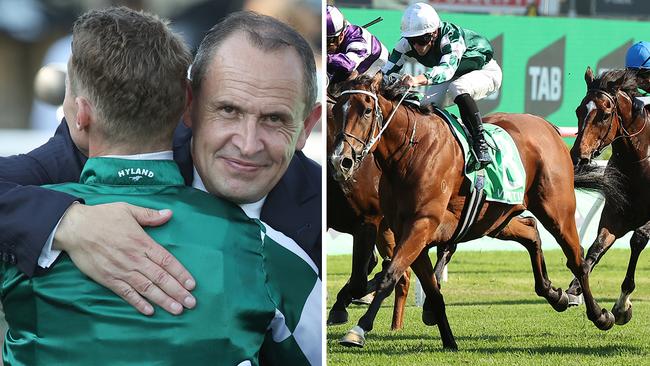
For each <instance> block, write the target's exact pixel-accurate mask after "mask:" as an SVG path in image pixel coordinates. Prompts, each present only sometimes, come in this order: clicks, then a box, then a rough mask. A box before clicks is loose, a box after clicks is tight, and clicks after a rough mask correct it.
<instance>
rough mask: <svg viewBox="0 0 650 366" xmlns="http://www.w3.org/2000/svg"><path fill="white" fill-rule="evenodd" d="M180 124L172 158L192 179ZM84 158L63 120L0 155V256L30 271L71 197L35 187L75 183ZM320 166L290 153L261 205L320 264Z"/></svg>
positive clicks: (265, 214) (188, 134) (188, 181)
mask: <svg viewBox="0 0 650 366" xmlns="http://www.w3.org/2000/svg"><path fill="white" fill-rule="evenodd" d="M191 136H192V132H191V130H190V129H189V128H187V127H185V126H184V125H183V124H182V123H181V124H179V126H178V127H177V128H176V131H175V133H174V148H173V149H174V160H175V161H176V163H177V164H178V166H179V167H180V170H181V173H182V174H183V177H184V178H185V183H186V184H188V185H190V184H192V177H193V174H192V158H191V155H190V143H189V142H190V138H191ZM85 162H86V157H85V156H84V155H83V154H82V153H81V152H80V151H79V150H78V149H77V148H76V146H75V145H74V143H73V142H72V139H71V137H70V132H69V131H68V126H67V124H66V122H65V120H63V122H61V125H59V127H58V128H57V130H56V133H55V134H54V136H53V137H52V138H51V139H50V140H49V141H48V142H47V143H45V144H44V145H43V146H41V147H39V148H37V149H35V150H33V151H31V152H29V153H27V154H21V155H14V156H10V157H2V158H0V260H2V261H5V262H9V263H15V264H16V265H17V266H18V268H19V269H20V270H21V271H23V272H24V273H25V274H26V275H28V276H31V275H32V274H33V273H34V270H35V268H36V262H37V260H38V257H39V255H40V253H41V250H42V247H43V245H44V244H45V242H46V241H47V238H48V236H49V235H50V233H51V232H52V230H53V229H54V226H55V225H56V224H57V222H58V221H59V219H60V218H61V216H63V213H64V212H65V210H66V209H67V208H68V207H69V206H70V204H72V202H74V201H80V200H79V199H77V198H76V197H72V196H69V195H67V194H64V193H60V192H55V191H51V190H47V189H43V188H40V187H37V186H39V185H43V184H55V183H63V182H76V181H78V180H79V175H80V174H81V169H82V168H83V165H84V163H85ZM321 174H322V173H321V167H320V165H318V164H317V163H316V162H314V161H313V160H311V159H309V158H307V157H306V156H305V155H304V154H303V153H302V152H299V151H298V152H296V154H295V155H294V157H293V160H291V163H290V164H289V167H288V169H287V171H286V173H285V174H284V176H283V177H282V179H281V180H280V181H279V182H278V184H277V185H276V186H275V187H274V188H273V190H271V192H270V193H269V195H268V197H267V198H266V201H265V202H264V206H263V207H262V220H263V221H265V222H267V223H268V224H269V225H271V226H272V227H273V228H275V229H276V230H279V231H281V232H282V233H284V234H285V235H287V236H289V237H291V238H292V239H293V240H295V241H296V242H297V243H298V244H299V245H300V246H301V247H302V248H303V249H304V250H305V251H306V252H307V253H308V254H309V256H310V257H311V258H312V259H313V260H314V262H315V263H316V265H317V266H318V268H319V270H320V268H321V248H322V244H321V241H322V237H321Z"/></svg>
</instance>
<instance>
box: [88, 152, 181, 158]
mask: <svg viewBox="0 0 650 366" xmlns="http://www.w3.org/2000/svg"><path fill="white" fill-rule="evenodd" d="M98 157H101V158H118V159H127V160H174V152H173V151H171V150H167V151H158V152H152V153H146V154H135V155H104V156H98Z"/></svg>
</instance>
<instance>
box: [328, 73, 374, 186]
mask: <svg viewBox="0 0 650 366" xmlns="http://www.w3.org/2000/svg"><path fill="white" fill-rule="evenodd" d="M381 80H382V75H381V73H378V74H377V75H376V76H375V77H374V78H371V77H368V76H363V75H362V76H360V77H358V78H356V79H353V80H349V81H347V82H345V83H344V84H343V85H342V88H341V90H342V91H341V92H340V93H339V94H338V97H337V100H336V104H335V105H334V107H333V109H332V113H333V119H334V121H336V122H335V123H336V125H337V127H338V133H337V134H336V137H335V141H334V146H333V149H334V151H333V153H332V156H331V157H330V163H331V164H332V168H333V170H334V178H335V179H336V180H339V181H342V180H348V179H350V178H351V177H352V176H353V175H354V173H355V171H356V170H357V168H358V167H359V165H360V164H361V161H362V160H363V158H364V157H366V156H367V155H368V154H370V153H372V152H373V151H374V149H375V148H376V146H377V145H376V144H375V142H376V140H375V139H376V137H377V136H378V134H379V131H380V130H381V127H382V121H383V116H382V112H381V108H380V105H379V96H378V93H379V87H380V85H381Z"/></svg>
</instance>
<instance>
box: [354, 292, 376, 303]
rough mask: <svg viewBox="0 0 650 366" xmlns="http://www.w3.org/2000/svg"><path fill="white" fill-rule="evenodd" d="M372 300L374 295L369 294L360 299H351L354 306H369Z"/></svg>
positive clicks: (372, 293)
mask: <svg viewBox="0 0 650 366" xmlns="http://www.w3.org/2000/svg"><path fill="white" fill-rule="evenodd" d="M374 298H375V293H374V292H371V293H369V294H368V295H366V296H364V297H362V298H360V299H352V303H353V304H355V305H370V304H371V303H372V300H373V299H374Z"/></svg>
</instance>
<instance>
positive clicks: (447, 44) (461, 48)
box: [423, 29, 467, 85]
mask: <svg viewBox="0 0 650 366" xmlns="http://www.w3.org/2000/svg"><path fill="white" fill-rule="evenodd" d="M466 49H467V47H466V46H465V40H464V39H463V37H461V35H460V33H459V32H458V31H456V30H454V29H452V30H450V31H449V32H448V33H446V34H443V35H442V39H441V40H440V53H441V54H442V56H441V57H440V62H439V63H438V65H437V66H434V67H433V68H431V70H429V71H428V72H426V73H424V74H423V75H424V77H426V78H427V81H428V82H427V84H424V85H433V84H440V83H444V82H446V81H449V80H451V79H452V78H453V77H454V75H455V74H456V70H458V65H460V60H461V59H462V58H463V54H464V53H465V50H466Z"/></svg>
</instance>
